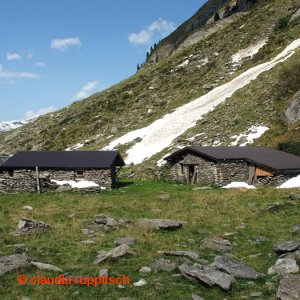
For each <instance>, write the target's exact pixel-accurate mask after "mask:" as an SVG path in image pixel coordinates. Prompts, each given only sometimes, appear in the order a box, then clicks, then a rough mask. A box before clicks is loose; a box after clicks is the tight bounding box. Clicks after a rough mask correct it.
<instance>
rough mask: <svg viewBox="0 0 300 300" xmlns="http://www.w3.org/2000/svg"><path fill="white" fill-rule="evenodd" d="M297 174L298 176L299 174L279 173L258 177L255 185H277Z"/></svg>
mask: <svg viewBox="0 0 300 300" xmlns="http://www.w3.org/2000/svg"><path fill="white" fill-rule="evenodd" d="M295 176H297V174H278V175H275V176H268V177H258V178H257V179H256V184H255V186H271V187H277V186H279V185H281V184H283V183H284V182H286V181H287V180H289V179H291V178H293V177H295Z"/></svg>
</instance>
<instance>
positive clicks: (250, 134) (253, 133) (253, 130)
mask: <svg viewBox="0 0 300 300" xmlns="http://www.w3.org/2000/svg"><path fill="white" fill-rule="evenodd" d="M267 130H269V128H268V127H266V126H252V127H250V128H249V129H248V130H247V132H243V133H241V134H240V135H238V136H237V135H234V136H232V137H231V138H235V141H234V142H232V143H231V146H236V145H238V143H239V141H240V139H241V138H243V137H245V138H246V140H247V141H245V142H244V143H242V144H240V145H239V146H246V145H247V144H251V143H253V142H254V140H256V139H258V138H259V137H261V136H262V135H263V134H264V133H265V132H266V131H267Z"/></svg>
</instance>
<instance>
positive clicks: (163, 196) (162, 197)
mask: <svg viewBox="0 0 300 300" xmlns="http://www.w3.org/2000/svg"><path fill="white" fill-rule="evenodd" d="M157 198H158V199H159V200H162V201H169V200H170V198H171V195H170V194H169V193H161V194H159V195H158V196H157Z"/></svg>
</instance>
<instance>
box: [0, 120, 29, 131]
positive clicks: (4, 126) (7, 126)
mask: <svg viewBox="0 0 300 300" xmlns="http://www.w3.org/2000/svg"><path fill="white" fill-rule="evenodd" d="M26 123H28V121H4V122H0V131H9V130H12V129H16V128H18V127H21V126H23V125H24V124H26Z"/></svg>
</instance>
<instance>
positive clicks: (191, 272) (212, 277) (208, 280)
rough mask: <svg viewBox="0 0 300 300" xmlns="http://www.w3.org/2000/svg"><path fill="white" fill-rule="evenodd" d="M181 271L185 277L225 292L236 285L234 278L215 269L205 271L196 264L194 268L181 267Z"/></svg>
mask: <svg viewBox="0 0 300 300" xmlns="http://www.w3.org/2000/svg"><path fill="white" fill-rule="evenodd" d="M179 270H180V272H181V274H182V275H183V276H185V277H188V278H191V279H196V280H197V281H200V282H202V283H204V284H206V285H208V286H209V287H213V286H218V287H220V288H221V289H223V290H225V291H229V290H230V289H231V287H232V285H233V283H234V277H233V276H232V275H229V274H227V273H224V272H221V271H219V270H217V269H215V268H213V267H210V268H205V269H203V268H202V267H201V266H199V265H197V264H195V265H193V266H188V265H185V264H183V265H180V266H179Z"/></svg>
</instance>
